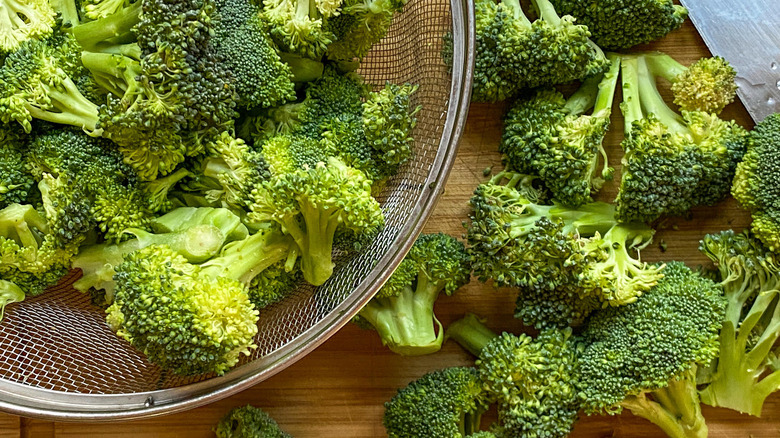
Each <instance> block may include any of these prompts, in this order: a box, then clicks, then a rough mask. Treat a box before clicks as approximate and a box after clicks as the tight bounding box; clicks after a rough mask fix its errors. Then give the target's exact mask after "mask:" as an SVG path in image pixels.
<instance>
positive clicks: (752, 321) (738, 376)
mask: <svg viewBox="0 0 780 438" xmlns="http://www.w3.org/2000/svg"><path fill="white" fill-rule="evenodd" d="M738 295H740V294H733V295H732V296H738ZM777 295H778V293H777V292H775V293H767V294H761V295H759V296H758V297H757V298H756V300H755V301H754V302H753V305H752V306H751V307H750V310H749V312H748V313H747V315H746V316H745V318H744V320H743V321H742V322H741V323H740V322H739V319H740V316H741V313H742V305H741V304H742V302H741V301H740V300H739V299H734V300H730V302H729V305H728V308H727V315H726V318H727V319H726V321H725V322H724V324H723V328H721V332H720V354H719V356H718V362H717V367H716V369H715V375H714V380H713V381H712V383H710V384H709V386H707V387H706V388H704V389H703V390H702V391H701V400H702V402H703V403H705V404H708V405H710V406H719V407H724V408H728V409H733V410H736V411H738V412H743V413H746V414H749V415H754V416H756V417H760V416H761V409H762V407H763V405H764V401H765V400H766V398H767V397H769V395H770V394H772V393H773V392H775V391H777V390H780V372H778V371H775V372H773V373H771V374H769V375H767V376H764V377H763V378H762V379H761V380H760V381H758V380H757V379H758V377H757V376H756V373H757V370H763V369H764V366H765V364H764V361H765V359H766V357H767V355H768V354H769V352H770V351H771V349H772V346H773V345H774V343H775V341H777V339H778V337H780V305H778V303H777V301H776V298H777ZM767 312H769V313H771V314H772V319H771V321H775V322H774V323H771V324H769V325H768V326H767V327H766V328H765V329H764V332H763V333H762V335H761V336H760V338H759V339H758V341H757V342H756V343H755V345H753V346H752V348H748V340H749V338H750V336H751V333H752V331H753V329H754V328H755V327H756V325H757V324H758V322H759V321H760V320H761V319H762V318H763V316H764V315H765V314H766V313H767ZM737 327H738V328H739V330H738V331H739V334H737ZM759 377H760V376H759Z"/></svg>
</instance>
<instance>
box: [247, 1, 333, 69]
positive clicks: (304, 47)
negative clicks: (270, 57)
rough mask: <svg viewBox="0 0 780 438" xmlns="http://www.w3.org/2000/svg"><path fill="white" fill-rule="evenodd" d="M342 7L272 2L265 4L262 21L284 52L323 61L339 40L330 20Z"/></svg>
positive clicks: (297, 2)
mask: <svg viewBox="0 0 780 438" xmlns="http://www.w3.org/2000/svg"><path fill="white" fill-rule="evenodd" d="M340 6H341V2H340V1H319V2H316V1H309V0H269V1H265V2H263V11H262V17H263V19H264V20H266V21H267V23H268V26H269V33H270V34H271V37H272V38H273V40H274V41H275V42H276V44H278V45H279V48H280V49H281V50H282V51H283V52H288V53H293V54H298V55H301V56H304V57H307V58H311V59H320V58H321V57H322V55H323V54H324V53H325V51H326V49H327V47H328V45H329V44H330V43H331V42H333V40H334V38H335V36H334V35H333V32H332V31H330V29H329V28H328V26H327V22H328V19H329V17H330V16H332V15H335V14H336V13H338V11H339V9H340Z"/></svg>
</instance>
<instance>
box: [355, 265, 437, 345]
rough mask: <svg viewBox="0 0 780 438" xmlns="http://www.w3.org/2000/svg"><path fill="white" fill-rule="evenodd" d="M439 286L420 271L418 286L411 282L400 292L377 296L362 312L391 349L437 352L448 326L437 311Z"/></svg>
mask: <svg viewBox="0 0 780 438" xmlns="http://www.w3.org/2000/svg"><path fill="white" fill-rule="evenodd" d="M439 290H440V287H439V285H437V284H436V283H432V282H430V281H429V279H428V277H427V275H425V273H420V275H418V276H417V286H416V288H415V289H412V287H411V286H408V287H405V288H404V290H403V291H401V293H399V294H398V295H396V296H392V297H375V298H374V299H372V300H371V301H369V302H368V304H367V305H366V306H365V307H364V308H363V310H361V312H360V315H361V316H362V317H363V318H365V319H366V320H367V321H368V322H369V323H371V325H372V326H374V328H375V329H376V331H377V332H378V333H379V336H380V338H381V339H382V343H383V344H384V345H386V346H387V347H388V348H390V350H391V351H393V352H395V353H398V354H401V355H403V356H421V355H425V354H430V353H435V352H437V351H439V350H440V349H441V343H442V341H443V340H444V328H443V327H442V325H441V322H439V320H438V319H436V315H434V313H433V305H434V303H435V302H436V298H437V297H438V296H439Z"/></svg>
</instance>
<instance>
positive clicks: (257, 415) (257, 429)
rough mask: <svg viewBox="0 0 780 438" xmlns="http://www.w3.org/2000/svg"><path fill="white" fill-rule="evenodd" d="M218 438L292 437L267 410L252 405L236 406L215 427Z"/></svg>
mask: <svg viewBox="0 0 780 438" xmlns="http://www.w3.org/2000/svg"><path fill="white" fill-rule="evenodd" d="M214 432H215V433H216V434H217V438H292V435H290V434H288V433H286V432H285V431H283V430H282V429H281V428H280V427H279V424H277V423H276V421H275V420H274V419H273V418H271V416H270V415H268V414H267V413H266V412H265V411H263V410H262V409H260V408H256V407H254V406H251V405H246V406H242V407H240V408H234V409H232V410H231V411H230V412H228V413H227V414H226V415H225V416H224V417H222V419H221V420H219V423H217V426H216V427H215V428H214Z"/></svg>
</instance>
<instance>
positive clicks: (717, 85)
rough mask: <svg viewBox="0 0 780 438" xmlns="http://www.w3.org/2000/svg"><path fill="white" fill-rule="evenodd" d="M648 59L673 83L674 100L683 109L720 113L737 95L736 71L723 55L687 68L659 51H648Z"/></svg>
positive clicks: (704, 59) (659, 74)
mask: <svg viewBox="0 0 780 438" xmlns="http://www.w3.org/2000/svg"><path fill="white" fill-rule="evenodd" d="M647 62H648V65H649V66H650V70H651V71H652V72H653V74H654V75H656V76H658V77H661V78H664V79H666V80H667V81H669V82H671V84H672V93H674V103H675V104H676V105H677V106H679V107H680V109H682V110H683V111H703V112H705V113H715V114H720V112H721V111H723V108H725V107H726V105H728V104H730V103H731V102H733V101H734V97H735V96H736V94H737V82H736V78H737V71H736V70H734V67H732V66H731V64H729V62H728V61H726V60H725V59H723V58H721V57H720V56H713V57H711V58H701V59H699V60H698V61H696V62H694V63H693V64H691V66H690V67H685V66H684V65H682V64H680V63H679V62H677V61H675V60H674V58H672V57H671V56H669V55H667V54H665V53H661V52H657V53H650V54H648V56H647Z"/></svg>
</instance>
